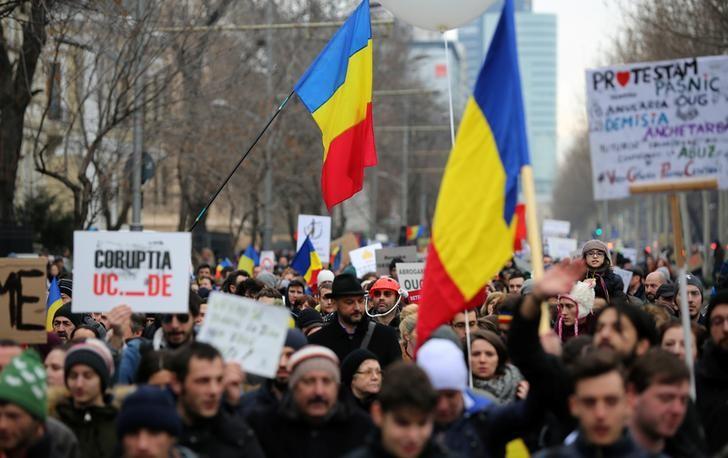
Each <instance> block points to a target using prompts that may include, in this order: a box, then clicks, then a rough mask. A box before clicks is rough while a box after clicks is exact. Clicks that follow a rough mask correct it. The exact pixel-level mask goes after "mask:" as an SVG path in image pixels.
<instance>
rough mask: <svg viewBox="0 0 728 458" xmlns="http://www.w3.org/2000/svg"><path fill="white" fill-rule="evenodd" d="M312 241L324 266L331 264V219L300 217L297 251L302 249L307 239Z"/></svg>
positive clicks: (314, 216) (310, 216)
mask: <svg viewBox="0 0 728 458" xmlns="http://www.w3.org/2000/svg"><path fill="white" fill-rule="evenodd" d="M307 236H308V237H309V238H310V239H311V243H312V244H313V248H314V249H315V250H316V254H318V256H319V259H321V262H322V263H324V264H328V263H329V255H330V253H331V217H330V216H318V215H298V240H296V251H298V250H300V249H301V246H302V245H303V242H305V241H306V237H307Z"/></svg>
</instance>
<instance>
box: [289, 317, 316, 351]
mask: <svg viewBox="0 0 728 458" xmlns="http://www.w3.org/2000/svg"><path fill="white" fill-rule="evenodd" d="M306 310H310V309H306ZM314 311H315V310H314ZM316 313H318V312H316ZM307 343H308V339H306V336H304V335H303V333H302V332H301V331H300V330H299V329H296V328H293V329H289V330H288V332H287V333H286V342H285V343H284V344H283V346H284V347H291V348H293V349H294V350H295V351H298V350H300V349H301V348H303V347H304V346H305V345H306V344H307Z"/></svg>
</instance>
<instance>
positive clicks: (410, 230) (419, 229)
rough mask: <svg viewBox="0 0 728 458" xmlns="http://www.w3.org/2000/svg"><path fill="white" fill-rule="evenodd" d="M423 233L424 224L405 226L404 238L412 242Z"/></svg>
mask: <svg viewBox="0 0 728 458" xmlns="http://www.w3.org/2000/svg"><path fill="white" fill-rule="evenodd" d="M424 235H425V227H424V226H419V225H417V226H407V231H406V238H407V241H408V242H414V241H415V240H417V239H419V238H420V237H423V236H424Z"/></svg>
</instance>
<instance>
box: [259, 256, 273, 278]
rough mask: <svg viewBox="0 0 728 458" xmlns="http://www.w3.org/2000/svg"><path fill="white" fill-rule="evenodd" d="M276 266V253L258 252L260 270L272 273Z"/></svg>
mask: <svg viewBox="0 0 728 458" xmlns="http://www.w3.org/2000/svg"><path fill="white" fill-rule="evenodd" d="M275 265H276V253H275V252H274V251H261V252H260V268H261V269H263V270H264V271H266V272H270V273H273V269H274V268H275Z"/></svg>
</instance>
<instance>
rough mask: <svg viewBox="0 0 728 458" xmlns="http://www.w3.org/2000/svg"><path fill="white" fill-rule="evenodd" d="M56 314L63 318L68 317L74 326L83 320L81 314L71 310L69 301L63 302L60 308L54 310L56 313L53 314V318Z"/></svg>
mask: <svg viewBox="0 0 728 458" xmlns="http://www.w3.org/2000/svg"><path fill="white" fill-rule="evenodd" d="M57 316H62V317H64V318H68V319H69V320H70V321H71V323H73V325H74V326H78V325H80V324H81V323H82V322H83V315H82V314H80V313H72V312H71V303H70V302H68V303H66V304H63V306H62V307H61V308H59V309H58V310H56V314H55V315H53V319H55V318H56V317H57Z"/></svg>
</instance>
